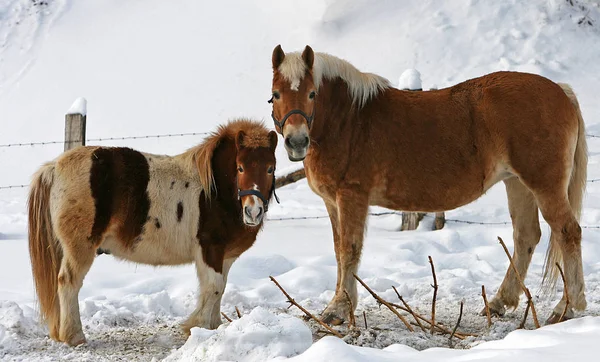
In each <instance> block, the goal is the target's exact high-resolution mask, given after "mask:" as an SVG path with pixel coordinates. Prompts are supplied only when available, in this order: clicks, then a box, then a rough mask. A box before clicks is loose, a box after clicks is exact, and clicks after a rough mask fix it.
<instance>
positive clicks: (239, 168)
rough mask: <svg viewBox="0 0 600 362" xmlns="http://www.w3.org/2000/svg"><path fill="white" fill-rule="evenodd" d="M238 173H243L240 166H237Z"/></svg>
mask: <svg viewBox="0 0 600 362" xmlns="http://www.w3.org/2000/svg"><path fill="white" fill-rule="evenodd" d="M238 172H239V173H242V172H244V168H243V167H242V166H241V165H240V166H238Z"/></svg>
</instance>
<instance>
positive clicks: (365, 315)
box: [363, 310, 369, 329]
mask: <svg viewBox="0 0 600 362" xmlns="http://www.w3.org/2000/svg"><path fill="white" fill-rule="evenodd" d="M363 319H364V320H365V329H369V325H367V313H365V311H364V310H363Z"/></svg>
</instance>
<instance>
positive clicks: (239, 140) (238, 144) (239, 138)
mask: <svg viewBox="0 0 600 362" xmlns="http://www.w3.org/2000/svg"><path fill="white" fill-rule="evenodd" d="M244 137H246V132H244V131H238V133H237V135H236V136H235V148H237V150H238V151H239V150H241V149H243V148H244Z"/></svg>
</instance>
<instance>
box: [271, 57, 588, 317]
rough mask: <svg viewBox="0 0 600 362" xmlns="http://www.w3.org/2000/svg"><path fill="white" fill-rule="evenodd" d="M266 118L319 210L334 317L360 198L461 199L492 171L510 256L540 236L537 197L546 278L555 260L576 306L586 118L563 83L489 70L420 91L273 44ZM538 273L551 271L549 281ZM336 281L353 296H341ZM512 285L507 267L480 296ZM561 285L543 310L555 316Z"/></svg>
mask: <svg viewBox="0 0 600 362" xmlns="http://www.w3.org/2000/svg"><path fill="white" fill-rule="evenodd" d="M272 66H273V84H272V98H271V100H270V102H272V104H273V113H272V118H273V120H274V122H275V127H276V129H277V131H278V132H279V133H281V134H282V135H283V138H284V140H285V148H286V150H287V153H288V156H289V158H290V160H292V161H302V160H303V161H304V168H305V170H306V176H307V179H308V184H309V185H310V187H311V189H312V190H313V191H314V192H315V193H316V194H318V195H319V196H321V198H322V199H323V201H324V202H325V205H326V207H327V211H328V213H329V218H330V220H331V226H332V230H333V240H334V250H335V254H336V259H337V265H338V273H337V286H336V291H335V295H334V297H333V299H332V300H331V302H330V303H329V305H328V306H327V308H326V309H325V310H324V312H323V315H322V318H323V320H324V321H326V322H330V323H334V324H335V323H341V322H343V321H344V318H346V316H347V315H348V313H349V312H351V311H349V307H348V306H349V304H350V305H353V306H354V307H356V305H357V303H356V302H357V291H356V281H355V279H354V277H353V274H354V273H356V272H357V268H358V264H359V260H360V256H361V249H362V245H363V237H364V230H365V221H366V219H367V213H368V208H369V205H379V206H382V207H386V208H390V209H395V210H403V211H409V212H410V211H412V212H442V211H445V210H450V209H454V208H457V207H459V206H461V205H465V204H467V203H470V202H472V201H474V200H476V199H477V198H479V197H480V196H481V195H483V194H484V193H485V192H486V191H487V190H488V189H489V188H490V187H492V186H493V185H494V184H496V183H498V182H500V181H503V182H504V184H505V186H506V192H507V195H508V207H509V210H510V215H511V219H512V224H513V230H514V234H513V238H514V244H515V250H514V253H513V258H514V262H515V265H516V268H517V269H518V271H519V273H520V274H521V275H522V276H523V277H524V276H525V275H526V273H527V269H528V267H529V264H530V262H531V257H532V254H533V251H534V249H535V247H536V245H537V244H538V242H539V240H540V236H541V231H540V224H539V220H538V209H539V210H540V211H541V213H542V215H543V217H544V219H545V220H546V221H547V222H548V224H549V225H550V228H551V231H552V234H551V238H550V245H549V250H548V253H547V260H546V265H545V271H544V284H545V287H548V286H549V285H550V287H551V286H553V285H554V283H555V282H556V278H557V268H556V266H555V263H556V262H559V263H562V264H563V265H564V271H565V279H566V282H567V284H568V295H569V299H570V302H569V305H568V306H567V309H566V314H565V315H564V317H563V319H568V318H572V317H573V315H574V309H575V310H583V309H585V307H586V300H585V293H584V280H583V268H582V260H581V228H580V226H579V222H578V220H579V216H580V213H581V208H582V199H583V194H584V190H585V182H586V173H587V146H586V139H585V127H584V122H583V119H582V116H581V111H580V109H579V105H578V101H577V98H576V97H575V94H574V93H573V90H572V89H571V87H570V86H568V85H566V84H557V83H554V82H552V81H550V80H548V79H546V78H544V77H541V76H538V75H533V74H526V73H518V72H497V73H492V74H488V75H485V76H482V77H479V78H475V79H471V80H467V81H465V82H462V83H460V84H457V85H455V86H452V87H449V88H445V89H440V90H432V91H423V92H411V91H402V90H399V89H395V88H393V87H391V85H390V83H389V81H388V80H386V79H385V78H382V77H380V76H378V75H375V74H371V73H363V72H361V71H359V70H358V69H356V68H355V67H354V66H352V65H351V64H350V63H348V62H347V61H345V60H342V59H340V58H337V57H335V56H332V55H328V54H325V53H314V52H313V50H312V49H311V48H310V47H309V46H306V48H305V49H304V51H303V52H302V53H300V52H294V53H288V54H285V53H284V52H283V50H282V49H281V46H277V47H276V48H275V49H274V50H273V55H272ZM548 283H550V284H548ZM344 291H347V292H348V294H349V295H350V298H351V299H352V303H348V302H347V298H346V296H345V294H344ZM520 293H521V288H520V287H519V283H518V281H517V278H516V276H515V274H514V273H513V271H512V269H511V268H510V266H509V269H508V270H507V272H506V276H505V277H504V281H503V282H502V285H501V286H500V289H499V290H498V293H497V294H496V296H495V297H494V298H493V300H492V301H491V304H490V308H491V310H492V311H493V312H494V313H496V314H503V313H504V312H505V308H506V307H507V306H508V307H516V306H517V304H518V301H519V296H520ZM565 304H566V298H565V296H564V294H563V298H562V299H561V300H560V302H559V303H558V304H557V305H556V307H555V308H554V311H553V312H552V314H551V315H550V317H549V318H548V321H547V322H548V323H555V322H559V321H560V320H561V318H560V317H561V315H562V313H563V311H564V310H565Z"/></svg>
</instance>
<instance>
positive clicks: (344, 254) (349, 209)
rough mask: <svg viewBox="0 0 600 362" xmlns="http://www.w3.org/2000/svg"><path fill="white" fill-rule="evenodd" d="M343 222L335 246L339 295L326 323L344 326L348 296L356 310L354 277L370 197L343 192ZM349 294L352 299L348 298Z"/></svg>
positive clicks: (340, 208)
mask: <svg viewBox="0 0 600 362" xmlns="http://www.w3.org/2000/svg"><path fill="white" fill-rule="evenodd" d="M336 203H337V210H338V220H339V225H338V227H339V238H337V240H335V238H334V242H337V243H339V244H338V245H336V247H335V253H336V258H337V261H338V282H337V287H336V291H335V295H334V297H333V299H332V300H331V302H329V305H328V306H327V308H326V309H325V311H323V317H322V318H323V321H324V322H326V323H331V324H341V323H343V321H345V320H347V318H348V316H349V313H354V311H353V310H352V311H351V310H350V307H349V306H350V304H349V302H348V296H350V300H351V301H352V306H353V307H354V308H356V305H357V301H358V293H357V290H356V279H354V274H355V273H356V272H357V270H358V264H359V262H360V256H361V251H362V245H363V238H364V231H365V222H366V219H367V214H368V211H369V199H368V196H367V195H366V194H364V193H362V192H360V191H358V190H352V189H348V190H340V191H338V193H337V195H336ZM346 292H347V293H348V296H347V295H346Z"/></svg>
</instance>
